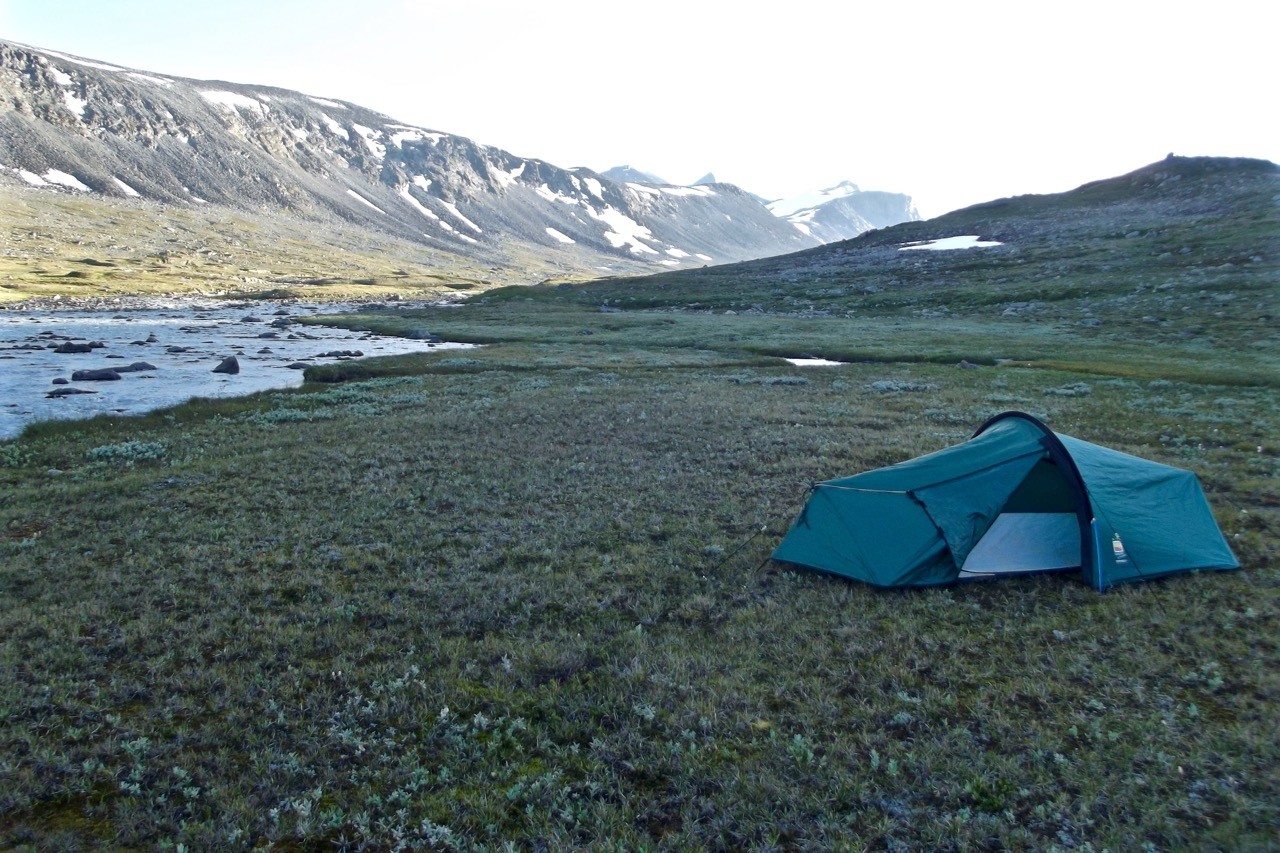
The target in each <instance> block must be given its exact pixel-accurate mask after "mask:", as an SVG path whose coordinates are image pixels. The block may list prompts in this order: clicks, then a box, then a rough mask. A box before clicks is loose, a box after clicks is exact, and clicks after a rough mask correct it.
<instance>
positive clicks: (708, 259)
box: [694, 252, 715, 261]
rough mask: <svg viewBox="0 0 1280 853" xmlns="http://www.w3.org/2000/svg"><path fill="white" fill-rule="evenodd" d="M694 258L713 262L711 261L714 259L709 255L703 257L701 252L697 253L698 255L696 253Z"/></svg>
mask: <svg viewBox="0 0 1280 853" xmlns="http://www.w3.org/2000/svg"><path fill="white" fill-rule="evenodd" d="M694 257H698V258H702V260H704V261H713V260H715V258H713V257H711V256H710V255H704V254H702V253H701V252H699V253H698V254H697V255H695V256H694Z"/></svg>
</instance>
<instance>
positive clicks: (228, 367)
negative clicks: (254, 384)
mask: <svg viewBox="0 0 1280 853" xmlns="http://www.w3.org/2000/svg"><path fill="white" fill-rule="evenodd" d="M213 372H214V373H228V374H231V375H232V376H234V375H235V374H237V373H239V372H240V359H238V358H236V357H235V356H234V355H232V356H227V357H226V358H224V359H223V360H222V361H221V362H220V363H219V364H218V366H217V367H215V368H214V369H213Z"/></svg>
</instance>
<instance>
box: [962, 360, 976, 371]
mask: <svg viewBox="0 0 1280 853" xmlns="http://www.w3.org/2000/svg"><path fill="white" fill-rule="evenodd" d="M960 369H961V370H977V369H978V365H976V364H974V363H973V362H972V361H969V360H967V359H963V358H962V359H960Z"/></svg>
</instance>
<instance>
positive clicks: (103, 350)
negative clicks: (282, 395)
mask: <svg viewBox="0 0 1280 853" xmlns="http://www.w3.org/2000/svg"><path fill="white" fill-rule="evenodd" d="M353 307H355V306H350V305H336V304H297V303H290V304H281V303H271V302H254V303H252V304H250V305H246V304H243V303H236V304H227V303H217V302H192V301H174V302H172V303H169V304H156V303H153V304H151V305H149V306H148V307H145V308H137V309H133V310H128V309H125V310H110V311H78V310H49V311H3V312H0V439H5V438H12V437H13V436H15V435H17V434H18V433H19V432H21V431H22V429H23V428H24V427H25V426H26V425H27V424H28V423H31V422H33V421H40V420H51V419H55V418H87V417H93V416H94V415H99V414H121V415H130V414H139V413H142V412H147V411H151V410H153V409H159V408H164V407H166V406H172V405H175V404H177V403H181V402H183V401H185V400H189V399H191V398H193V397H232V396H239V395H241V394H251V393H253V392H255V391H263V390H267V389H269V388H287V387H292V386H298V385H301V384H302V369H301V366H304V365H312V364H324V363H327V362H332V361H337V360H340V359H342V358H351V357H369V356H382V355H399V354H402V353H409V352H422V351H426V350H439V349H459V348H465V347H469V346H470V345H469V344H455V343H432V342H428V341H422V340H412V339H409V338H397V337H386V336H382V335H373V334H369V333H366V332H354V331H350V330H347V329H334V328H329V327H325V326H303V325H297V324H295V323H293V322H292V321H293V320H296V318H298V317H302V316H306V315H310V314H335V313H341V312H342V311H344V310H350V309H351V308H353ZM90 342H93V343H100V344H102V346H101V347H96V348H94V349H93V350H92V351H90V352H87V353H58V352H54V349H53V348H54V347H56V346H58V345H61V344H65V343H76V344H85V343H90ZM342 351H347V352H359V353H361V356H340V355H336V354H334V353H337V352H342ZM230 356H235V357H236V360H237V361H238V363H239V370H240V372H239V373H237V374H234V375H228V374H224V373H214V372H213V369H214V368H215V367H217V366H218V365H219V363H221V362H222V361H223V359H225V358H228V357H230ZM138 362H145V363H146V364H147V365H150V366H152V367H153V368H154V369H150V370H139V371H136V372H120V377H121V378H120V379H118V380H110V381H72V380H71V377H72V375H73V373H74V372H75V371H80V370H115V371H120V369H121V368H124V367H129V366H130V365H134V364H136V363H138ZM290 365H294V366H293V367H290ZM55 380H66V382H65V384H54V381H55ZM58 390H63V391H64V392H65V391H68V390H78V391H87V392H91V393H73V394H71V395H70V396H64V397H49V396H48V395H49V393H50V392H53V391H58Z"/></svg>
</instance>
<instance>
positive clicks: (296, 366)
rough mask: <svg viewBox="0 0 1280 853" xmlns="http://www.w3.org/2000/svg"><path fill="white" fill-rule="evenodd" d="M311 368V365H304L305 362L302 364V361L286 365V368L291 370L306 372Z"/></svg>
mask: <svg viewBox="0 0 1280 853" xmlns="http://www.w3.org/2000/svg"><path fill="white" fill-rule="evenodd" d="M310 366H311V365H309V364H304V363H303V362H301V361H295V362H294V363H293V364H286V365H285V367H287V368H289V369H290V370H306V369H307V368H308V367H310Z"/></svg>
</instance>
